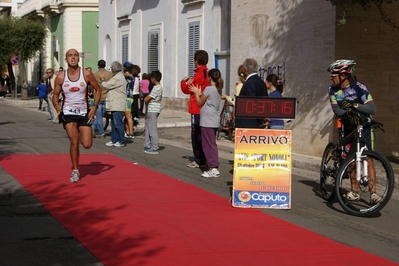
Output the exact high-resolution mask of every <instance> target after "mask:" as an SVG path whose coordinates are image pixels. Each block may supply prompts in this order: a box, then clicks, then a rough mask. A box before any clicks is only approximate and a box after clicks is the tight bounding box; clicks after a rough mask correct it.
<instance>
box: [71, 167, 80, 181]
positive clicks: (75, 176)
mask: <svg viewBox="0 0 399 266" xmlns="http://www.w3.org/2000/svg"><path fill="white" fill-rule="evenodd" d="M69 181H71V183H79V182H80V173H79V171H78V170H73V171H72V174H71V178H70V179H69Z"/></svg>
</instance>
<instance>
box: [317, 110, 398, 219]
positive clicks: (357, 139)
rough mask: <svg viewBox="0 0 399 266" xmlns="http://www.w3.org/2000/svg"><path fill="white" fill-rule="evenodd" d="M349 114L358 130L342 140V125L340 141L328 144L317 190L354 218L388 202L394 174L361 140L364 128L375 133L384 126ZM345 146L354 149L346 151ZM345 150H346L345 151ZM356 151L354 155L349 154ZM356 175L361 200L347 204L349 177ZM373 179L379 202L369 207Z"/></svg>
mask: <svg viewBox="0 0 399 266" xmlns="http://www.w3.org/2000/svg"><path fill="white" fill-rule="evenodd" d="M350 115H351V116H353V117H355V118H356V119H358V121H359V124H358V126H357V128H356V129H355V130H354V131H352V132H351V133H350V134H349V135H348V136H346V137H344V126H343V125H342V124H341V125H340V126H339V130H338V131H339V134H338V135H339V141H338V143H336V142H330V143H328V144H327V146H326V148H325V150H324V153H323V157H322V161H321V166H320V190H321V194H322V197H323V198H324V199H325V200H327V201H329V202H331V201H332V200H333V199H334V198H335V197H336V198H337V199H338V203H339V205H340V206H341V208H342V209H343V210H344V211H345V212H347V213H349V214H351V215H355V216H361V217H365V216H371V215H373V214H376V213H377V212H379V211H380V210H381V209H382V208H384V206H385V205H386V204H387V203H388V201H389V200H390V198H391V196H392V193H393V189H394V185H395V175H394V172H393V169H392V166H391V164H390V162H389V161H388V159H386V158H385V157H384V156H383V155H382V154H380V153H379V152H376V151H373V150H367V146H366V144H365V139H364V137H363V127H364V126H366V125H370V126H371V127H372V128H373V129H374V130H378V129H381V130H382V131H384V130H383V128H382V127H383V124H382V123H380V122H377V121H375V120H373V119H371V118H369V117H367V116H365V115H363V114H361V113H358V112H355V111H350ZM348 145H351V146H353V147H352V149H350V150H349V151H348ZM345 148H346V149H345ZM353 150H355V151H356V152H352V151H353ZM354 174H355V175H356V182H357V183H358V185H359V196H360V199H359V200H357V201H350V200H348V199H347V198H346V195H347V193H348V192H349V191H351V178H350V176H351V175H352V176H353V175H354ZM371 178H375V179H376V183H377V184H376V187H377V189H376V193H377V194H378V195H379V196H381V200H380V201H379V202H378V203H376V204H371V203H370V202H369V201H368V200H367V197H370V190H369V182H371V181H370V180H369V179H371Z"/></svg>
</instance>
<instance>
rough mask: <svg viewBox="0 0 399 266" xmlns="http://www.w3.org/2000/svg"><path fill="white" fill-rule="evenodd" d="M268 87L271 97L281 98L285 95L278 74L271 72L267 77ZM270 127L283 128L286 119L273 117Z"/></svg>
mask: <svg viewBox="0 0 399 266" xmlns="http://www.w3.org/2000/svg"><path fill="white" fill-rule="evenodd" d="M266 88H267V90H268V93H269V97H273V98H281V97H283V95H282V93H283V82H282V81H281V80H280V79H279V78H278V76H277V75H276V74H270V75H268V76H267V77H266ZM268 123H269V126H268V128H270V129H283V128H284V120H282V119H271V120H270V121H269V122H268Z"/></svg>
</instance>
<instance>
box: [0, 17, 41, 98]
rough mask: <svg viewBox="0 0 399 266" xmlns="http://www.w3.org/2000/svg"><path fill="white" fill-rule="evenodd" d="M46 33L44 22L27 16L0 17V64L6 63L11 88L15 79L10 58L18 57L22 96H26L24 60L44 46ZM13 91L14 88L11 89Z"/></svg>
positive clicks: (13, 86)
mask: <svg viewBox="0 0 399 266" xmlns="http://www.w3.org/2000/svg"><path fill="white" fill-rule="evenodd" d="M46 35H47V31H46V26H45V25H44V23H41V22H39V21H34V20H31V19H29V18H18V17H7V18H1V19H0V43H1V44H2V45H1V46H0V65H7V68H8V73H9V75H10V81H11V88H15V83H17V82H16V79H15V76H14V73H13V68H12V67H11V63H10V59H11V57H12V56H13V55H18V57H19V62H20V63H19V79H18V83H19V85H20V86H21V87H22V88H23V89H24V90H23V92H24V93H23V94H22V98H26V97H27V91H26V88H27V78H26V76H27V75H26V69H25V64H24V62H25V60H28V59H30V58H32V57H33V56H34V55H35V54H36V53H37V52H38V51H41V50H42V49H43V47H44V43H45V38H46ZM13 92H14V93H15V90H13Z"/></svg>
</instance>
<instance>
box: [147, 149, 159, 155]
mask: <svg viewBox="0 0 399 266" xmlns="http://www.w3.org/2000/svg"><path fill="white" fill-rule="evenodd" d="M143 151H144V152H145V153H147V154H159V151H158V150H154V149H146V148H144V150H143Z"/></svg>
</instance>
